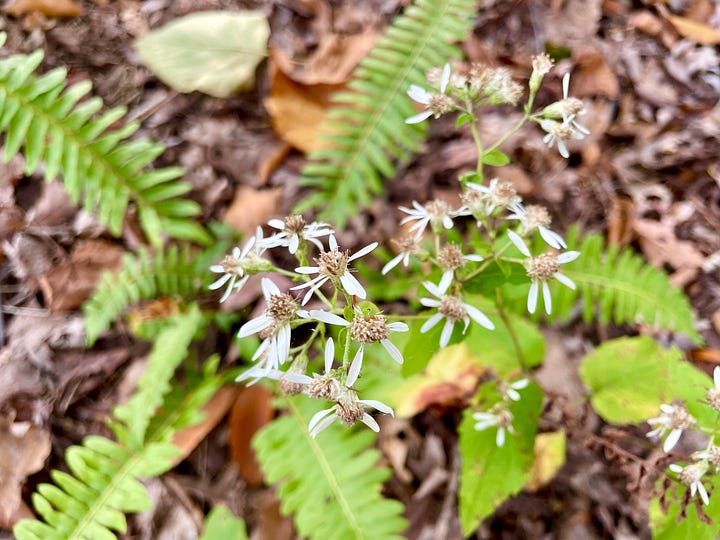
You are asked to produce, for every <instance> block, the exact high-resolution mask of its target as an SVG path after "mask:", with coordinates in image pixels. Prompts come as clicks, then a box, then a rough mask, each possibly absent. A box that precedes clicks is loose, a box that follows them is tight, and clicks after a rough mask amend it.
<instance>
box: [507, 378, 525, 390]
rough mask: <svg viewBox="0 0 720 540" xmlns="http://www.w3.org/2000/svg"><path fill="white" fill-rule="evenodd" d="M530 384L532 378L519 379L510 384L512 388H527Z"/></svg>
mask: <svg viewBox="0 0 720 540" xmlns="http://www.w3.org/2000/svg"><path fill="white" fill-rule="evenodd" d="M529 384H530V379H519V380H517V381H515V382H514V383H512V384H511V385H510V388H514V389H515V390H522V389H523V388H527V386H528V385H529Z"/></svg>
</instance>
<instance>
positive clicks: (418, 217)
mask: <svg viewBox="0 0 720 540" xmlns="http://www.w3.org/2000/svg"><path fill="white" fill-rule="evenodd" d="M412 204H413V208H407V207H406V206H401V207H400V210H401V211H403V212H405V213H406V214H408V217H406V218H403V220H402V221H401V222H400V224H401V225H403V224H405V223H409V222H410V221H416V222H417V223H413V224H412V225H411V226H410V229H409V230H410V231H411V232H414V233H415V237H416V238H420V237H421V236H422V234H423V232H425V228H426V227H427V226H428V223H429V224H430V226H431V227H432V229H433V231H435V232H437V231H439V230H440V228H441V227H444V228H446V229H452V227H453V220H452V218H453V217H454V216H455V215H456V214H455V212H453V211H452V210H451V209H450V205H449V204H448V203H446V202H445V201H443V200H441V199H435V200H432V201H430V202H428V203H426V204H425V206H422V205H421V204H420V203H419V202H417V201H413V203H412Z"/></svg>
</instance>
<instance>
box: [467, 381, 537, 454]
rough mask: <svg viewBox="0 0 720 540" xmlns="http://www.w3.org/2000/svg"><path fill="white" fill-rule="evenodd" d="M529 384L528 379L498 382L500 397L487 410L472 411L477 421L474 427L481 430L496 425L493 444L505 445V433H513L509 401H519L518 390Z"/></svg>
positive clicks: (500, 446)
mask: <svg viewBox="0 0 720 540" xmlns="http://www.w3.org/2000/svg"><path fill="white" fill-rule="evenodd" d="M528 384H530V381H529V380H528V379H519V380H517V381H515V382H512V383H510V384H507V383H504V382H501V383H500V394H501V399H500V401H499V402H498V403H496V404H495V405H494V406H493V407H492V408H491V409H490V410H489V411H484V412H476V413H473V419H474V420H475V421H476V422H477V423H476V424H475V429H476V430H478V431H482V430H485V429H488V428H492V427H496V428H497V434H496V435H495V444H496V445H497V446H498V447H499V448H502V447H503V446H504V445H505V434H506V433H510V434H514V433H515V432H514V430H513V426H512V422H513V415H512V413H511V412H510V403H511V402H512V401H520V397H521V395H520V392H519V390H522V389H523V388H526V387H527V385H528Z"/></svg>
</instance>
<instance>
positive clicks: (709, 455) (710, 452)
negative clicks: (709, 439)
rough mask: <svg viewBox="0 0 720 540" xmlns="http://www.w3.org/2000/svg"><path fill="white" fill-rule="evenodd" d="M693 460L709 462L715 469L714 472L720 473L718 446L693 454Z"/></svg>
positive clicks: (719, 448) (719, 449)
mask: <svg viewBox="0 0 720 540" xmlns="http://www.w3.org/2000/svg"><path fill="white" fill-rule="evenodd" d="M692 457H693V459H695V460H698V461H700V460H705V461H709V462H710V463H711V464H712V466H713V467H714V468H715V472H719V471H720V446H715V445H712V446H711V447H710V448H708V449H707V450H702V451H700V452H693V455H692Z"/></svg>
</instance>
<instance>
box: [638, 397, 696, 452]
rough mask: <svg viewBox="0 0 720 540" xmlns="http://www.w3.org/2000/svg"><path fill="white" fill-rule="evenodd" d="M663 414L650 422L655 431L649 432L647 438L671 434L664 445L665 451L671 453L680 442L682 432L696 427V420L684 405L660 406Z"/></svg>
mask: <svg viewBox="0 0 720 540" xmlns="http://www.w3.org/2000/svg"><path fill="white" fill-rule="evenodd" d="M660 410H661V411H662V414H661V415H660V416H658V417H656V418H651V419H650V420H648V424H650V426H652V427H653V428H654V429H653V430H652V431H650V432H648V434H647V437H659V438H662V437H663V436H664V435H665V433H666V432H668V431H669V432H670V434H669V435H668V436H667V439H665V443H664V444H663V451H665V452H669V451H670V450H672V449H673V448H675V445H676V444H677V442H678V441H679V440H680V436H681V435H682V432H683V431H684V430H686V429H688V428H690V427H692V426H694V425H695V419H694V418H693V417H692V416H691V415H690V413H689V412H688V411H687V409H686V408H685V407H683V406H682V405H668V404H667V403H663V404H662V405H660Z"/></svg>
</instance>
